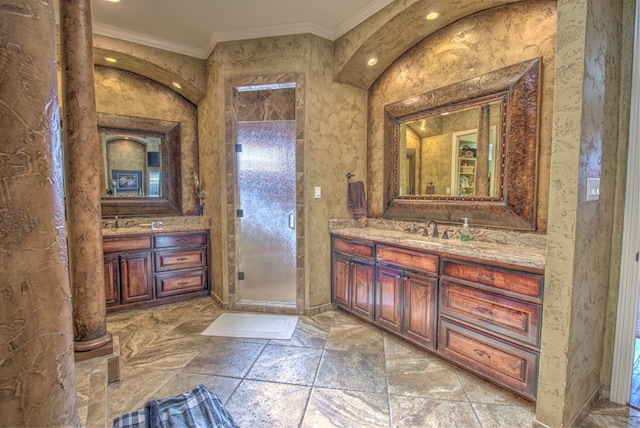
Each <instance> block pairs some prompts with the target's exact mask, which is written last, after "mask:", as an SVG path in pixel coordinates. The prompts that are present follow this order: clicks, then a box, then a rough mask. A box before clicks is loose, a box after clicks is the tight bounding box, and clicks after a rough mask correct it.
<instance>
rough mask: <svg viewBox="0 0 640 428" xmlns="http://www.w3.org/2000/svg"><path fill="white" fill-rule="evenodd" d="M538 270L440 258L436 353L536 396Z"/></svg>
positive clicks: (540, 279) (539, 318) (539, 309)
mask: <svg viewBox="0 0 640 428" xmlns="http://www.w3.org/2000/svg"><path fill="white" fill-rule="evenodd" d="M542 283H543V275H542V272H539V273H536V272H523V271H519V270H515V269H506V268H502V267H497V266H491V265H486V264H478V263H472V262H467V261H461V260H452V259H443V260H442V280H441V283H440V302H439V310H440V328H439V334H438V335H439V339H438V340H439V344H438V352H440V353H441V354H442V355H443V356H445V357H447V358H449V359H451V360H452V361H455V362H458V363H462V364H463V365H464V366H465V367H468V368H470V369H471V370H473V371H475V372H476V373H478V374H480V375H483V376H485V377H488V378H490V379H492V380H494V381H496V382H498V383H500V384H502V385H504V386H506V387H508V388H510V389H513V390H515V391H517V392H518V393H520V394H522V395H524V396H526V397H528V398H531V399H535V397H536V384H537V374H538V360H539V354H540V352H539V348H540V326H541V322H542Z"/></svg>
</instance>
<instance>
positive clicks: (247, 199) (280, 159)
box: [237, 120, 296, 303]
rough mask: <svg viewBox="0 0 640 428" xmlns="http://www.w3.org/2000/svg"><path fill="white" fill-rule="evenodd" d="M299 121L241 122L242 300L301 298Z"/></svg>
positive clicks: (239, 154) (281, 301)
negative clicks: (298, 288) (298, 292)
mask: <svg viewBox="0 0 640 428" xmlns="http://www.w3.org/2000/svg"><path fill="white" fill-rule="evenodd" d="M295 128H296V123H295V121H293V120H287V121H268V122H266V121H265V122H238V144H241V145H242V151H241V152H239V153H237V158H238V189H239V198H240V201H239V206H238V208H239V209H241V210H242V211H243V216H242V217H241V218H240V219H239V222H238V223H239V227H240V230H239V246H240V247H239V250H240V251H239V253H240V260H239V270H240V272H243V273H244V280H240V281H238V284H239V299H240V300H241V301H254V302H270V303H276V302H279V303H295V301H296V231H295V225H296V219H295V215H296V163H295V160H296V134H295Z"/></svg>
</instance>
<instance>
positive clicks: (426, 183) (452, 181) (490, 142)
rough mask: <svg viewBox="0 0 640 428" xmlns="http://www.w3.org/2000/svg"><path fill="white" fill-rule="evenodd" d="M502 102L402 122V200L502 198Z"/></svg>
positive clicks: (490, 101)
mask: <svg viewBox="0 0 640 428" xmlns="http://www.w3.org/2000/svg"><path fill="white" fill-rule="evenodd" d="M503 117H504V114H503V99H502V98H498V99H493V100H489V101H486V102H483V103H480V104H475V105H472V106H465V107H462V108H454V109H448V110H441V111H439V112H436V113H434V112H433V111H430V112H428V113H424V112H423V113H418V114H413V115H411V117H409V118H401V119H399V121H398V126H397V129H398V133H399V135H398V136H397V138H398V142H399V145H398V148H399V150H398V154H397V155H398V185H399V187H398V196H400V197H403V196H406V197H411V196H424V197H462V198H474V197H476V198H477V197H481V198H482V197H484V198H486V197H500V196H502V180H501V177H502V176H503V175H504V153H505V150H504V147H503V146H504V141H503V139H502V138H500V134H501V133H500V130H501V129H502V123H501V121H502V120H503Z"/></svg>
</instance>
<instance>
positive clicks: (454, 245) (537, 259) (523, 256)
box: [329, 227, 545, 269]
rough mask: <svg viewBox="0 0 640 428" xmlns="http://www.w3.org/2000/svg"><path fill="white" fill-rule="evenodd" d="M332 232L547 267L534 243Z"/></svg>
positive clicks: (373, 230)
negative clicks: (523, 243)
mask: <svg viewBox="0 0 640 428" xmlns="http://www.w3.org/2000/svg"><path fill="white" fill-rule="evenodd" d="M329 231H330V232H331V233H332V234H335V235H342V236H345V237H349V238H357V239H367V240H371V241H377V242H383V243H388V244H396V245H402V246H405V247H413V248H417V249H422V250H430V251H437V252H439V253H441V254H443V255H447V254H450V255H452V256H465V257H473V258H476V259H480V260H487V261H493V262H500V263H508V264H512V265H516V266H522V267H529V268H535V269H544V266H545V254H544V250H543V249H540V248H538V247H534V246H523V245H509V244H504V243H496V242H483V241H477V240H471V241H467V242H462V241H460V240H459V239H457V238H454V239H439V238H430V237H426V236H422V235H421V234H416V233H408V232H402V231H397V230H384V229H377V228H373V227H345V228H330V230H329Z"/></svg>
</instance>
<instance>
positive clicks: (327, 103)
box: [305, 37, 367, 308]
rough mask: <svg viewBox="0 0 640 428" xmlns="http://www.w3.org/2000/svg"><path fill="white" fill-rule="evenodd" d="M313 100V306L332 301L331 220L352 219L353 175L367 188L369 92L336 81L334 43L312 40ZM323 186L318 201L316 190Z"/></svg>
mask: <svg viewBox="0 0 640 428" xmlns="http://www.w3.org/2000/svg"><path fill="white" fill-rule="evenodd" d="M310 47H311V50H310V54H311V55H310V62H309V85H308V93H309V96H308V100H307V146H306V154H305V171H306V174H307V190H306V192H305V199H306V201H307V218H306V231H307V238H306V239H307V242H306V244H307V254H306V265H307V273H308V275H307V284H308V290H309V296H308V301H307V307H309V308H313V307H316V306H321V305H323V304H326V303H329V301H330V298H331V292H330V283H331V264H330V254H331V252H330V242H329V235H328V233H327V226H328V223H329V219H331V218H351V217H352V213H351V211H350V210H349V209H348V208H347V178H346V175H347V172H351V173H352V174H355V176H354V177H353V178H352V181H363V182H364V183H365V186H366V174H367V173H366V171H367V152H366V141H367V140H366V136H367V134H366V130H367V122H366V120H367V119H366V112H367V98H366V95H367V94H366V92H365V91H363V90H361V89H358V88H355V87H353V86H349V85H344V84H341V83H337V82H334V80H333V44H332V43H330V42H328V41H326V40H324V39H321V38H318V37H310ZM315 186H320V187H322V199H314V197H313V187H315Z"/></svg>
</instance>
